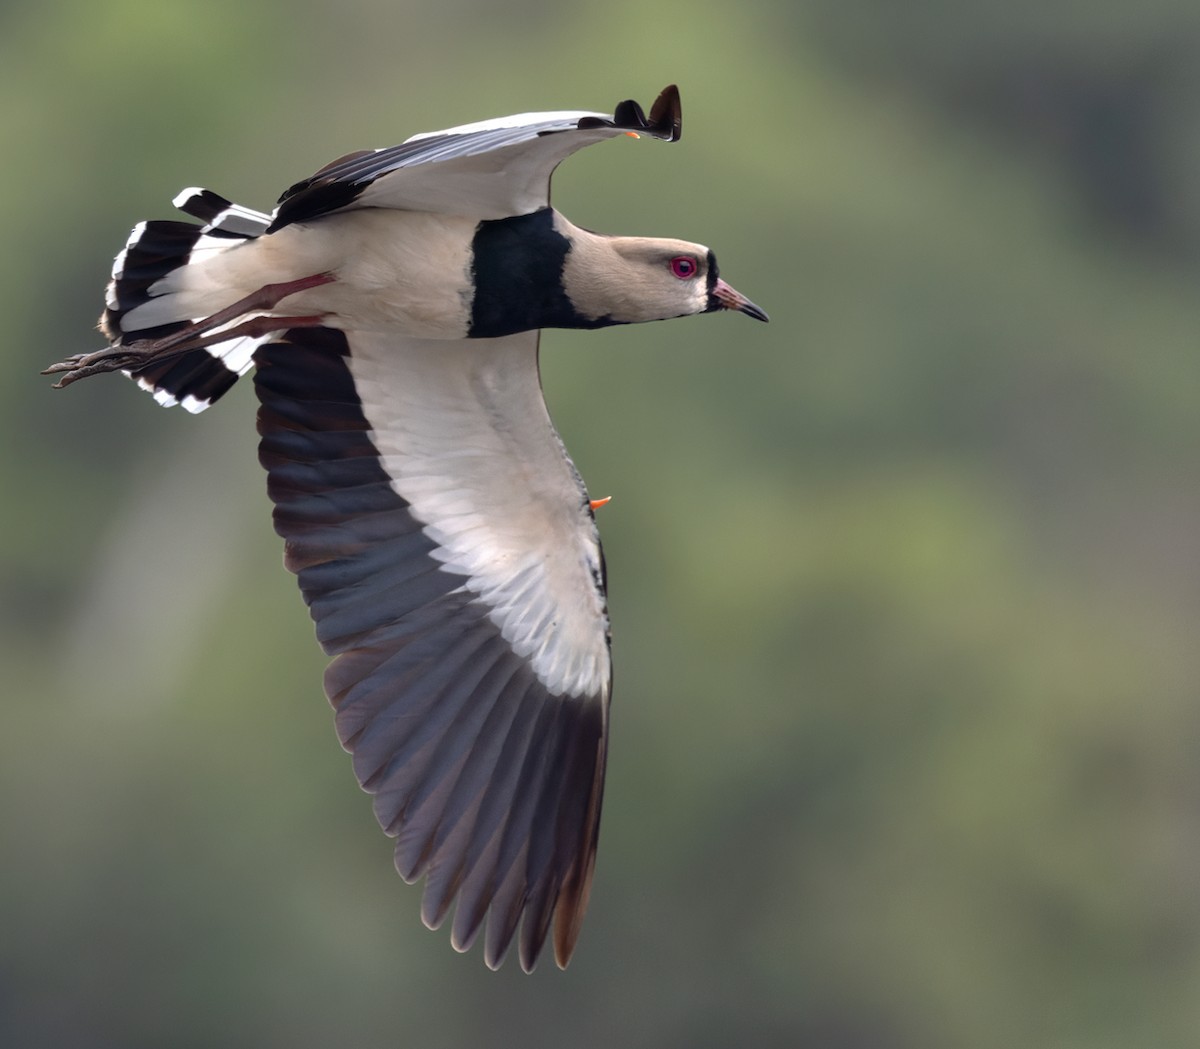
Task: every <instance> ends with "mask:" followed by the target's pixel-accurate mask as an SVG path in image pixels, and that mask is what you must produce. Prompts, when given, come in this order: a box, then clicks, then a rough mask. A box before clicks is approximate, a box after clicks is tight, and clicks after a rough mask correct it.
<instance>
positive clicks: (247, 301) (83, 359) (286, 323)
mask: <svg viewBox="0 0 1200 1049" xmlns="http://www.w3.org/2000/svg"><path fill="white" fill-rule="evenodd" d="M335 279H336V278H335V277H334V276H333V274H331V273H317V274H314V275H313V276H311V277H301V278H300V279H299V280H293V281H286V282H284V283H281V284H265V285H263V287H261V288H259V289H258V290H257V291H254V292H251V293H250V294H249V295H247V296H245V297H244V298H241V299H238V301H237V302H235V303H233V304H232V305H229V306H226V307H225V308H224V309H222V310H218V311H217V312H216V313H214V314H212V316H210V317H205V318H204V319H203V320H199V321H196V322H195V323H193V324H189V325H188V326H187V327H185V328H181V329H180V330H179V331H177V332H173V333H172V334H170V335H164V336H163V337H162V338H161V339H138V340H136V341H135V342H131V343H129V344H128V345H125V346H109V347H108V348H106V349H103V350H97V351H95V352H94V353H79V354H76V355H75V356H73V357H68V358H67V359H66V360H65V361H59V362H58V363H57V364H52V365H50V367H49V368H47V369H46V370H45V371H43V372H42V374H43V375H54V374H56V373H58V372H66V373H67V374H66V375H64V376H63V377H62V378H61V379H59V381H58V382H56V383H55V384H54V388H55V389H62V388H63V387H64V386H69V385H70V384H71V383H73V382H77V381H78V380H79V379H86V378H87V377H88V376H89V375H96V374H98V373H99V372H111V371H117V370H119V369H125V370H127V371H136V370H137V369H139V368H144V367H146V365H148V364H151V363H153V362H154V361H157V360H161V359H162V358H164V357H177V356H179V355H180V354H183V353H188V352H189V351H191V350H198V349H201V348H203V347H205V346H211V345H213V344H214V343H218V342H225V341H226V340H227V339H235V338H238V337H239V336H244V335H249V336H253V337H257V336H261V335H268V334H270V333H271V332H273V331H285V330H287V329H288V328H311V327H317V326H319V325H320V324H321V323H322V322H323V320H324V318H323V317H321V316H305V317H267V316H264V317H251V318H250V319H249V320H247V321H244V322H243V323H241V324H238V325H236V326H235V327H232V328H226V329H225V330H224V331H219V332H214V329H216V328H220V327H222V326H223V325H226V324H229V323H230V322H231V321H235V320H237V318H238V317H241V316H243V315H245V314H247V313H252V312H254V311H256V310H272V309H274V308H275V307H276V306H277V305H278V304H279V303H280V302H281V301H282V300H283V299H286V298H287V297H288V296H289V295H294V294H296V292H298V291H307V290H308V289H309V288H316V287H320V285H322V284H330V283H332V282H333V281H334V280H335Z"/></svg>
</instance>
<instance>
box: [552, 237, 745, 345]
mask: <svg viewBox="0 0 1200 1049" xmlns="http://www.w3.org/2000/svg"><path fill="white" fill-rule="evenodd" d="M578 234H583V235H582V236H580V235H578ZM571 242H572V243H571V250H570V252H569V253H568V255H567V258H566V264H565V266H564V269H563V288H564V290H565V291H566V293H567V296H568V298H569V299H570V300H571V303H572V305H573V306H574V307H575V310H576V312H578V313H579V314H580V315H582V316H584V317H589V318H596V319H599V318H605V320H606V321H607V322H608V323H618V324H629V323H637V322H640V321H656V320H666V319H667V318H670V317H686V316H689V315H691V314H693V313H709V312H712V311H713V310H737V311H739V312H740V313H745V314H746V315H747V316H750V317H754V318H755V319H756V320H760V321H765V320H767V319H768V318H767V314H766V312H765V311H764V310H762V309H760V308H759V307H758V306H756V305H755V304H754V303H753V302H751V301H750V300H749V299H748V298H746V296H745V295H743V294H741V292H739V291H735V290H734V289H733V288H732V287H730V286H729V285H728V284H727V283H726V282H725V281H724V280H722V279H721V277H720V275H719V273H718V271H717V260H716V258H715V256H714V255H713V253H712V252H711V251H710V250H709V249H708V248H706V247H704V245H702V244H692V243H690V242H689V241H686V240H673V239H669V238H658V237H610V236H601V235H597V234H594V233H587V232H586V231H577V235H576V236H573V237H572V238H571Z"/></svg>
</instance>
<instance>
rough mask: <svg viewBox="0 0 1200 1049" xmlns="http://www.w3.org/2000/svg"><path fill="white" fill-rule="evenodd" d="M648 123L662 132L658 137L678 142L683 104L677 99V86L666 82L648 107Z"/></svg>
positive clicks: (681, 130)
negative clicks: (652, 103)
mask: <svg viewBox="0 0 1200 1049" xmlns="http://www.w3.org/2000/svg"><path fill="white" fill-rule="evenodd" d="M650 124H651V126H652V127H654V128H655V129H656V130H658V131H660V132H664V134H662V135H661V136H660V137H662V138H665V139H666V140H667V141H668V142H678V141H679V139H680V138H681V137H682V136H683V105H682V104H681V103H680V101H679V88H678V87H676V86H675V85H674V84H668V85H667V86H666V87H664V88H663V89H662V90H661V91H660V92H659V93H658V98H656V99H655V100H654V105H652V106H651V107H650Z"/></svg>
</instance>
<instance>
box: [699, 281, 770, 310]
mask: <svg viewBox="0 0 1200 1049" xmlns="http://www.w3.org/2000/svg"><path fill="white" fill-rule="evenodd" d="M712 298H713V301H714V303H715V305H714V306H713V309H716V310H737V311H738V312H739V313H744V314H746V316H748V317H753V318H754V319H755V320H756V321H769V320H770V319H771V318H770V317H768V316H767V311H766V310H764V309H763V308H762V307H760V306H755V305H754V303H752V302H751V301H750V300H749V299H748V298H746V296H745V295H743V294H742V293H741V292H740V291H736V290H735V289H733V288H731V287H730V286H729V285H728V284H726V283H725V282H724V281H723V280H721V279H719V278H718V280H717V283H716V284H714V285H713V290H712Z"/></svg>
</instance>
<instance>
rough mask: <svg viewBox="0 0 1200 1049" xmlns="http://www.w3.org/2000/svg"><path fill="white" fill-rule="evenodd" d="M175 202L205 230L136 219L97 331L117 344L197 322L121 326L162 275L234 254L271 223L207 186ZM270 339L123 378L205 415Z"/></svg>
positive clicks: (218, 346)
mask: <svg viewBox="0 0 1200 1049" xmlns="http://www.w3.org/2000/svg"><path fill="white" fill-rule="evenodd" d="M172 203H173V204H174V205H175V207H177V208H178V209H179V210H180V211H182V212H184V213H185V214H187V215H191V216H192V217H193V218H197V219H200V220H201V221H202V222H203V223H204V225H202V226H201V225H197V224H195V223H193V222H180V221H172V220H162V221H153V222H139V223H138V224H137V225H136V226H134V227H133V231H132V232H131V233H130V234H129V240H128V241H127V242H126V244H125V247H124V249H123V250H122V251H121V253H120V254H119V255H117V257H116V259H114V260H113V269H112V279H111V280H110V281H109V283H108V288H107V290H106V292H105V310H104V313H103V314H102V315H101V317H100V330H101V331H102V332H103V333H104V335H105V336H107V338H108V340H109V342H111V343H112V345H114V346H126V345H128V344H130V343H132V342H135V341H137V340H140V339H158V338H162V337H163V336H165V335H171V334H173V333H174V332H177V331H181V330H182V329H184V328H186V327H187V326H188V325H189V324H190V323H192V322H194V321H196V320H199V319H200V318H199V317H180V318H179V319H178V320H172V321H168V322H167V323H165V324H157V325H154V326H152V327H132V326H127V324H126V317H127V316H128V315H129V314H130V313H132V312H133V311H134V310H135V309H136V308H137V307H139V306H143V305H145V304H146V303H148V302H149V301H150V300H151V299H152V298H155V297H156V295H155V292H154V290H153V289H154V288H155V286H156V285H159V282H160V281H162V280H163V279H164V278H166V277H168V276H170V275H171V274H173V273H176V272H177V271H179V270H181V269H183V268H184V267H186V266H190V265H194V264H196V263H198V262H202V261H205V260H207V259H209V258H211V257H212V256H213V255H215V254H218V253H219V252H223V251H229V250H232V249H235V248H237V247H238V246H240V245H242V244H244V243H246V242H247V241H249V240H253V239H254V238H255V237H259V236H261V235H262V234H264V233H266V232H267V229H268V228H269V227H270V225H271V216H270V215H265V214H263V213H262V212H260V211H254V210H252V209H251V208H244V207H242V206H241V205H239V204H234V203H233V202H232V201H228V200H226V199H225V198H224V197H222V196H220V195H218V194H216V193H214V192H213V191H212V190H209V189H200V188H197V187H193V188H190V189H185V190H184V191H183V192H181V193H180V194H179V195H178V196H176V197H175V199H174V200H173V201H172ZM159 286H160V287H161V285H159ZM230 326H232V324H231V325H230ZM267 338H268V336H260V337H258V338H253V337H249V336H236V337H234V338H232V339H228V340H226V341H224V342H217V343H214V344H212V345H211V346H207V347H204V348H203V349H197V350H189V351H187V352H185V353H181V354H179V355H178V356H174V357H167V358H164V359H163V360H160V361H155V362H154V363H152V364H149V365H147V366H146V367H144V368H139V369H138V370H136V371H126V372H125V374H126V375H128V376H129V377H130V378H132V379H134V380H136V381H137V384H138V385H139V386H141V387H142V389H144V390H148V391H149V392H150V393H152V394H153V395H154V399H155V400H156V401H158V403H159V404H161V405H163V406H165V407H172V406H174V405H177V404H178V405H182V406H183V407H184V408H185V409H186V410H187V411H189V412H193V413H194V412H202V411H204V409H205V408H207V407H208V406H209V405H210V404H212V403H213V402H214V401H216V400H217V399H218V398H219V397H221V395H222V394H224V393H225V392H226V391H227V390H229V389H230V387H232V386H233V384H234V383H235V382H237V380H238V378H239V377H240V376H242V375H245V374H246V372H247V371H249V370H250V368H251V367H252V366H253V363H254V352H255V350H257V349H258V347H259V346H260V345H261V344H262V343H263V342H265V341H266V340H267Z"/></svg>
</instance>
